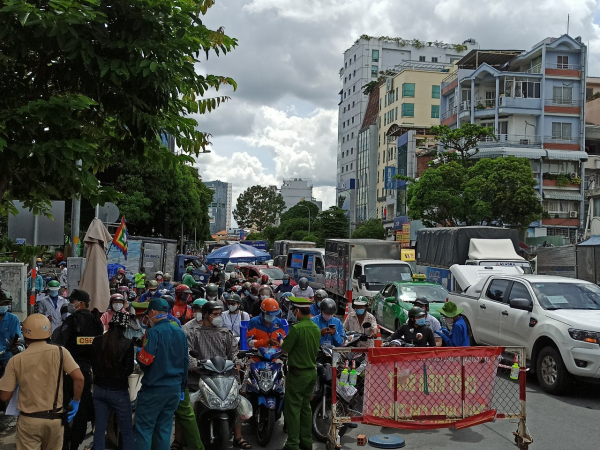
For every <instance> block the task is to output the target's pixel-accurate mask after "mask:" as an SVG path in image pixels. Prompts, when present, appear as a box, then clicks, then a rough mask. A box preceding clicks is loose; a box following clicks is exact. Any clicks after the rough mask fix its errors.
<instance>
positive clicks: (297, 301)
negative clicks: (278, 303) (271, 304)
mask: <svg viewBox="0 0 600 450" xmlns="http://www.w3.org/2000/svg"><path fill="white" fill-rule="evenodd" d="M290 302H291V303H292V304H293V305H294V306H295V307H296V308H310V305H312V301H311V300H310V298H304V297H290Z"/></svg>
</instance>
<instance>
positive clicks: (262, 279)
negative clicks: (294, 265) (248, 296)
mask: <svg viewBox="0 0 600 450" xmlns="http://www.w3.org/2000/svg"><path fill="white" fill-rule="evenodd" d="M260 279H261V281H262V284H267V283H268V282H269V275H267V274H264V275H263V276H262V277H260Z"/></svg>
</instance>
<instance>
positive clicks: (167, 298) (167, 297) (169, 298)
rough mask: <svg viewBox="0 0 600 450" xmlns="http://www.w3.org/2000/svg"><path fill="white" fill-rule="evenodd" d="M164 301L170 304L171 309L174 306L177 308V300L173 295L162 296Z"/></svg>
mask: <svg viewBox="0 0 600 450" xmlns="http://www.w3.org/2000/svg"><path fill="white" fill-rule="evenodd" d="M160 298H162V299H163V300H165V301H166V302H167V303H168V304H169V307H170V308H173V306H175V299H174V298H173V296H172V295H168V294H167V295H161V297H160Z"/></svg>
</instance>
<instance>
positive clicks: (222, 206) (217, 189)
mask: <svg viewBox="0 0 600 450" xmlns="http://www.w3.org/2000/svg"><path fill="white" fill-rule="evenodd" d="M204 184H205V185H206V186H207V187H208V188H209V189H211V190H212V191H213V192H214V194H213V200H212V203H211V204H210V206H209V208H208V215H209V217H210V234H215V233H218V232H219V231H227V230H229V229H230V228H231V196H232V184H231V183H225V182H223V181H219V180H216V181H205V182H204Z"/></svg>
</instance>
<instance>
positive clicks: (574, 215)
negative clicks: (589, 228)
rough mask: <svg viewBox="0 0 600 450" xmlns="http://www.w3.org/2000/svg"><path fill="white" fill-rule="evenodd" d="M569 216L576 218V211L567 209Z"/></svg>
mask: <svg viewBox="0 0 600 450" xmlns="http://www.w3.org/2000/svg"><path fill="white" fill-rule="evenodd" d="M569 217H570V218H571V219H577V211H569Z"/></svg>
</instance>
